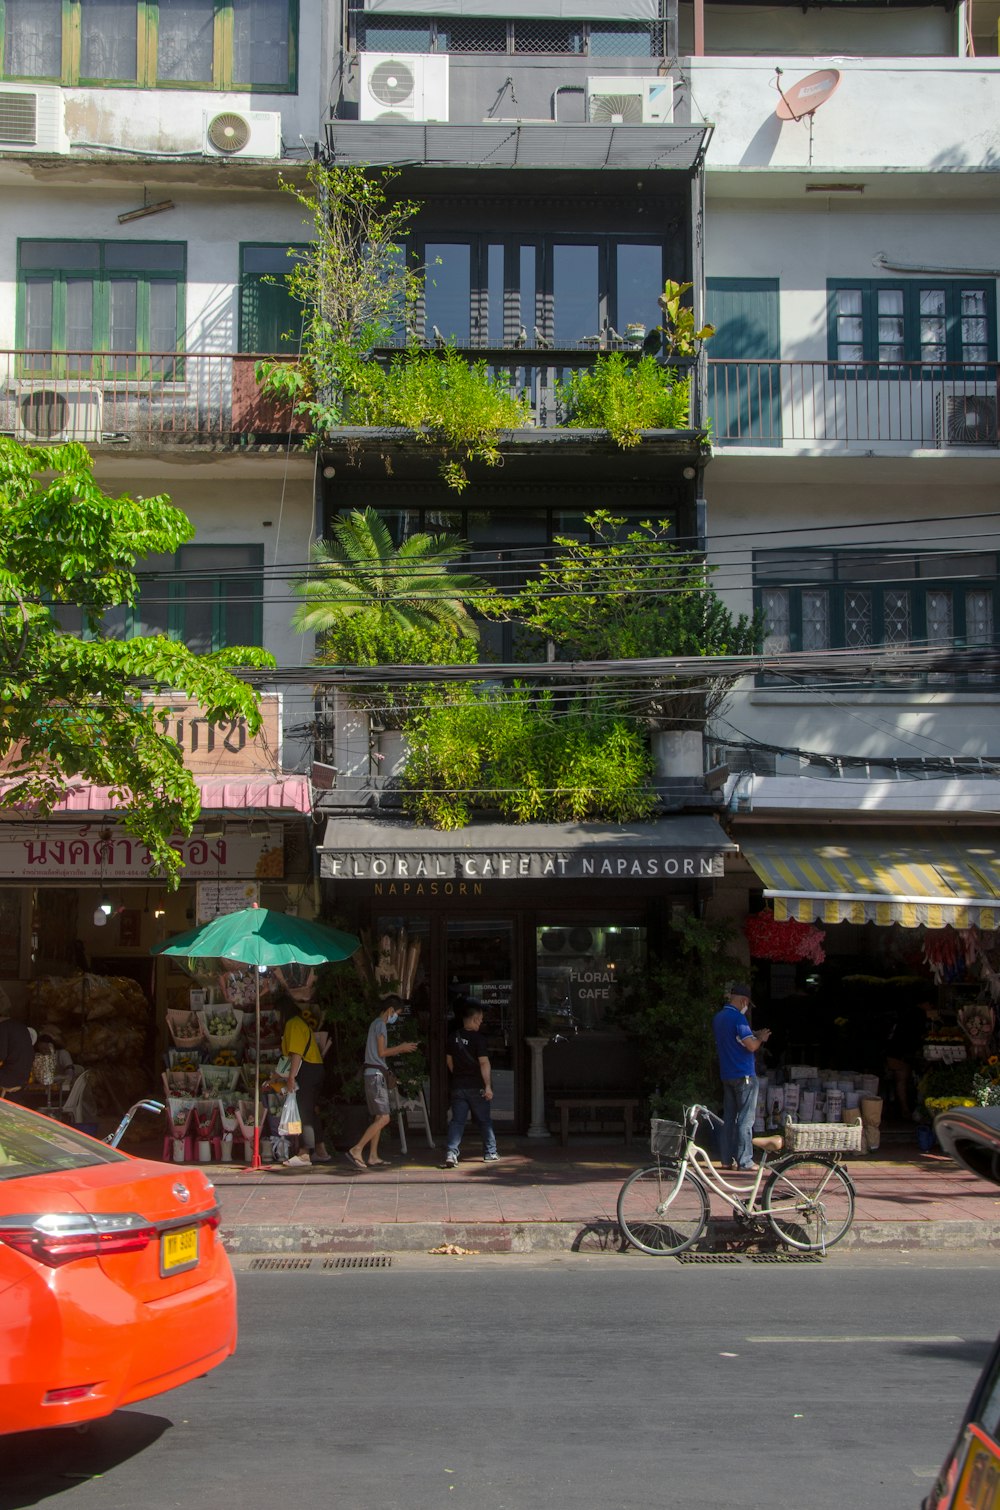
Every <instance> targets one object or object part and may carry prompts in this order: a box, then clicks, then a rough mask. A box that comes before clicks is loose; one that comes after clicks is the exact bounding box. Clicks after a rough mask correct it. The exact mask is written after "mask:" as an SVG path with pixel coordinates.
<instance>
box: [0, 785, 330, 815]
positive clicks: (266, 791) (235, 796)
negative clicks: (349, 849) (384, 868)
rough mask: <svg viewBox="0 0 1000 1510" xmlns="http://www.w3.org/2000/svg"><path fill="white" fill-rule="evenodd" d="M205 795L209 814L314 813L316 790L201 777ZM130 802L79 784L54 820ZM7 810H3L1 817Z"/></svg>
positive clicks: (15, 811)
mask: <svg viewBox="0 0 1000 1510" xmlns="http://www.w3.org/2000/svg"><path fill="white" fill-rule="evenodd" d="M196 780H197V782H198V789H199V791H200V793H201V809H202V812H203V813H204V812H207V813H221V812H237V813H251V812H254V813H275V814H277V813H302V814H303V815H305V814H308V813H311V812H312V789H311V786H310V783H309V778H308V776H275V777H273V778H272V777H267V776H199V777H197V778H196ZM16 784H17V783H16V782H13V781H3V782H0V796H2V795H3V794H4V793H5V792H9V791H10V790H11V789H12V788H13V787H14V786H15V785H16ZM126 806H127V803H125V802H122V801H121V800H120V799H119V798H118V796H117V795H116V794H115V792H114V791H113V790H112V789H111V787H107V786H95V785H93V783H91V782H79V783H78V784H76V785H73V786H71V787H68V788H67V789H66V793H65V795H64V796H63V797H61V798H60V800H59V801H58V802H56V803H54V804H53V806H52V815H53V817H63V816H65V815H66V814H75V813H114V812H120V811H121V809H122V808H124V807H126ZM8 811H9V812H10V814H11V815H12V816H21V815H23V814H24V813H25V811H26V809H25V808H21V807H14V808H10V809H8ZM3 817H4V810H3V809H2V808H0V818H3Z"/></svg>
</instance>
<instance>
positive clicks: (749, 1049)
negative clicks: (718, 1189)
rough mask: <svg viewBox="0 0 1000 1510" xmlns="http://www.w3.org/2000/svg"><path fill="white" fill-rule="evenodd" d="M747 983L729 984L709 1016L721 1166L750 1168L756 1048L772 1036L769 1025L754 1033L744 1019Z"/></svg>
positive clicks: (746, 1007) (745, 1018)
mask: <svg viewBox="0 0 1000 1510" xmlns="http://www.w3.org/2000/svg"><path fill="white" fill-rule="evenodd" d="M749 1010H750V987H749V986H744V985H742V984H739V983H738V984H736V985H733V986H731V987H730V989H729V994H728V996H727V998H726V1004H725V1006H724V1007H723V1008H722V1010H721V1011H720V1012H716V1014H715V1016H714V1017H713V1019H712V1027H713V1029H714V1032H715V1047H716V1049H717V1051H718V1055H719V1073H720V1075H721V1076H722V1115H723V1128H722V1133H721V1135H720V1142H721V1145H722V1147H721V1150H720V1151H721V1154H722V1166H723V1168H724V1169H732V1167H733V1164H734V1162H735V1164H736V1168H737V1169H753V1167H754V1162H753V1141H752V1140H753V1121H754V1117H755V1115H756V1112H757V1088H758V1087H757V1061H756V1059H755V1058H754V1055H755V1054H756V1052H757V1050H758V1049H759V1048H761V1047H762V1045H764V1044H765V1043H766V1042H767V1040H768V1039H769V1038H770V1036H771V1029H770V1028H762V1029H761V1030H760V1032H759V1033H754V1032H753V1030H752V1029H751V1027H750V1024H749V1023H748V1022H747V1012H748V1011H749Z"/></svg>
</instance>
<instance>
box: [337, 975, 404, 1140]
mask: <svg viewBox="0 0 1000 1510" xmlns="http://www.w3.org/2000/svg"><path fill="white" fill-rule="evenodd" d="M402 1005H403V1002H402V998H401V997H399V996H386V997H385V998H384V999H383V1001H382V1010H381V1011H380V1012H379V1014H378V1016H377V1017H376V1018H375V1020H374V1022H372V1023H371V1024H370V1026H369V1028H368V1038H367V1040H366V1042H365V1101H366V1102H367V1105H368V1111H369V1113H370V1114H371V1116H372V1118H373V1121H372V1122H371V1124H370V1125H369V1126H368V1127H367V1128H366V1129H365V1132H364V1134H363V1135H362V1137H360V1138H359V1139H358V1141H357V1142H356V1143H355V1145H354V1147H353V1148H349V1149H348V1150H347V1153H346V1155H345V1157H346V1159H347V1162H348V1163H349V1164H353V1165H354V1168H355V1169H379V1168H381V1167H382V1166H383V1165H385V1164H387V1163H388V1162H389V1160H388V1159H380V1158H379V1153H378V1140H379V1138H380V1137H381V1136H382V1129H383V1128H384V1127H388V1125H389V1116H390V1107H389V1066H388V1064H387V1063H386V1060H387V1059H390V1058H391V1057H392V1056H393V1055H394V1054H412V1053H413V1052H414V1050H415V1049H416V1047H417V1045H416V1044H415V1043H396V1044H393V1046H392V1048H389V1046H388V1040H387V1034H388V1031H389V1028H390V1027H391V1026H392V1024H393V1023H394V1022H396V1021H397V1020H398V1018H399V1009H400V1007H401V1006H402ZM366 1148H367V1150H368V1162H367V1164H366V1163H365V1157H364V1154H365V1149H366Z"/></svg>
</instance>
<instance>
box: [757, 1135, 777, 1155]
mask: <svg viewBox="0 0 1000 1510" xmlns="http://www.w3.org/2000/svg"><path fill="white" fill-rule="evenodd" d="M751 1141H752V1143H753V1146H754V1148H759V1149H760V1150H761V1152H762V1153H780V1152H781V1150H782V1149H783V1148H784V1146H785V1140H784V1138H783V1137H782V1136H781V1134H780V1133H768V1135H767V1137H766V1138H753V1139H752V1140H751Z"/></svg>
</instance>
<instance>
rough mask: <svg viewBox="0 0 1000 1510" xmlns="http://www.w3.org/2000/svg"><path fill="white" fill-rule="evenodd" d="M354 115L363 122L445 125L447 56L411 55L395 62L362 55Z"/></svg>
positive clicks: (379, 55)
mask: <svg viewBox="0 0 1000 1510" xmlns="http://www.w3.org/2000/svg"><path fill="white" fill-rule="evenodd" d="M360 62H361V96H360V99H359V101H358V115H359V117H360V119H361V120H363V121H385V122H386V123H388V124H391V123H393V122H397V121H446V120H447V119H448V54H447V53H414V54H413V55H412V56H411V55H409V54H408V55H407V56H405V57H401V58H397V57H393V56H392V55H391V54H390V53H385V52H363V53H361V54H360Z"/></svg>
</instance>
